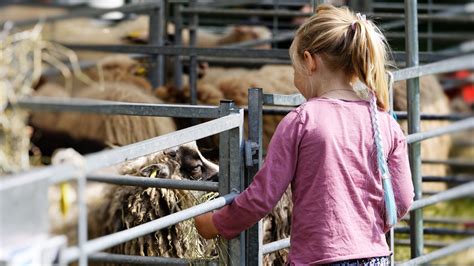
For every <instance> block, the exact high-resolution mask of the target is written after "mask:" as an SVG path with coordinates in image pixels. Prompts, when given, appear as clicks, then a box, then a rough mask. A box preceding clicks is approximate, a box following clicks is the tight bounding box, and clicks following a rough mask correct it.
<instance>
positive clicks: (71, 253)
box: [63, 193, 238, 263]
mask: <svg viewBox="0 0 474 266" xmlns="http://www.w3.org/2000/svg"><path fill="white" fill-rule="evenodd" d="M237 195H238V194H237V193H231V194H228V195H224V196H221V197H219V198H217V199H214V200H211V201H208V202H206V203H201V204H199V205H196V206H193V207H191V208H188V209H186V210H182V211H180V212H176V213H173V214H170V215H167V216H165V217H162V218H158V219H156V220H153V221H151V222H148V223H145V224H141V225H138V226H135V227H132V228H129V229H127V230H124V231H120V232H117V233H113V234H110V235H107V236H103V237H99V238H96V239H93V240H89V241H87V243H85V244H84V252H85V254H86V255H91V254H93V253H96V252H99V251H102V250H105V249H107V248H110V247H113V246H115V245H118V244H121V243H124V242H126V241H129V240H132V239H134V238H137V237H140V236H143V235H146V234H149V233H152V232H155V231H158V230H160V229H163V228H166V227H168V226H171V225H174V224H177V223H179V222H182V221H184V220H187V219H190V218H193V217H195V216H198V215H200V214H203V213H206V212H210V211H213V210H216V209H219V208H221V207H223V206H225V205H228V204H230V203H231V202H232V200H233V199H234V198H235V197H236V196H237ZM79 251H80V250H79V248H78V247H71V248H68V249H66V250H65V252H64V257H63V259H64V262H66V263H71V262H73V261H76V260H77V259H79Z"/></svg>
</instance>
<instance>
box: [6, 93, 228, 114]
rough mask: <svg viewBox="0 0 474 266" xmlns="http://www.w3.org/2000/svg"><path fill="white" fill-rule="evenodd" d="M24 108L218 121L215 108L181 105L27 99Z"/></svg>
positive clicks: (47, 98)
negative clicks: (212, 119)
mask: <svg viewBox="0 0 474 266" xmlns="http://www.w3.org/2000/svg"><path fill="white" fill-rule="evenodd" d="M15 105H16V106H18V107H20V108H27V109H31V110H36V111H70V112H82V113H100V114H109V115H134V116H165V117H185V118H217V117H219V108H218V107H215V106H203V105H201V106H189V105H181V104H151V103H127V102H116V101H102V100H92V99H79V98H54V97H40V96H34V97H23V98H20V99H19V100H18V102H17V103H15Z"/></svg>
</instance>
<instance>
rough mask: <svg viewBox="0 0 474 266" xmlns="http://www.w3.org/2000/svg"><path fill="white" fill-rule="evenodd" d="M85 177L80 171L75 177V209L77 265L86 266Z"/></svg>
mask: <svg viewBox="0 0 474 266" xmlns="http://www.w3.org/2000/svg"><path fill="white" fill-rule="evenodd" d="M85 193H86V176H85V174H84V172H82V171H81V173H79V176H78V177H77V208H78V212H79V213H78V215H79V217H78V228H77V235H78V237H77V238H78V240H79V241H78V242H79V265H80V266H87V254H86V253H85V250H84V246H85V244H86V242H87V204H86V199H85V197H86V194H85Z"/></svg>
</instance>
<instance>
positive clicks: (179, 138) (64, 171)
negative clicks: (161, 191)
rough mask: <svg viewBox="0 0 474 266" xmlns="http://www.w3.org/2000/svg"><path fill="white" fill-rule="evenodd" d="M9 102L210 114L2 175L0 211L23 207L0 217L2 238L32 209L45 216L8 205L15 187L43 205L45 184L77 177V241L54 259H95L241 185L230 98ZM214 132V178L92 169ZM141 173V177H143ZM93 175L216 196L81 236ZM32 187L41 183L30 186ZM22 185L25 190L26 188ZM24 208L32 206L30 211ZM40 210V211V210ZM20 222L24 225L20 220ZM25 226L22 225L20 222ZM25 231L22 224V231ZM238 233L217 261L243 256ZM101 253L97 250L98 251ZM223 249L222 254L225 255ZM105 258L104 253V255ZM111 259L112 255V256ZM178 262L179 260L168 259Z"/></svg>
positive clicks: (237, 123) (238, 138)
mask: <svg viewBox="0 0 474 266" xmlns="http://www.w3.org/2000/svg"><path fill="white" fill-rule="evenodd" d="M11 108H29V109H32V110H37V111H74V112H87V113H91V112H92V113H102V114H110V115H118V114H120V115H147V116H150V115H152V116H175V117H191V118H212V119H213V120H211V121H209V122H205V123H202V124H199V125H196V126H192V127H189V128H186V129H183V130H179V131H176V132H173V133H170V134H166V135H163V136H158V137H156V138H152V139H149V140H145V141H141V142H138V143H134V144H130V145H127V146H123V147H120V148H117V149H113V150H107V151H102V152H98V153H93V154H90V155H86V156H84V157H83V164H81V165H77V164H70V163H69V164H62V165H55V166H49V167H44V168H41V169H34V170H31V171H29V172H26V173H21V174H18V175H15V176H6V177H5V178H4V179H2V181H1V182H0V191H1V193H0V194H1V195H2V196H1V197H2V200H1V201H0V202H1V204H0V211H1V213H2V214H6V213H9V212H10V211H12V208H18V207H21V208H23V210H24V211H22V212H21V213H20V214H19V215H15V216H12V217H7V218H2V238H3V237H5V239H9V238H8V237H9V236H12V237H13V236H14V235H15V234H18V233H20V232H21V233H25V231H24V230H25V228H26V229H28V227H29V226H30V224H29V223H28V222H26V223H25V221H28V219H29V218H28V217H31V215H32V214H36V215H38V216H37V217H42V220H43V222H44V223H47V222H45V221H44V220H45V219H46V220H47V211H46V209H45V208H37V209H36V210H32V207H34V208H36V207H38V205H29V206H27V205H25V206H12V205H11V204H12V203H14V202H15V201H16V200H18V195H17V194H15V192H16V191H17V190H18V189H25V188H28V187H30V188H32V190H33V195H36V196H38V197H40V198H41V199H43V200H42V202H43V205H41V206H40V207H45V206H47V201H46V204H44V203H45V201H44V196H45V195H47V191H46V190H45V189H46V188H47V187H48V186H49V185H52V184H56V183H59V182H64V181H68V180H73V179H75V180H77V182H78V196H79V198H78V204H79V206H78V207H79V233H78V235H79V237H78V239H79V245H78V246H75V247H69V248H66V249H65V250H64V251H63V252H62V253H61V254H62V255H61V260H60V263H70V262H73V261H76V260H78V259H79V263H80V265H86V264H87V258H88V257H89V256H92V258H93V260H101V258H103V256H101V254H96V253H97V252H99V251H102V250H104V249H107V248H110V247H112V246H114V245H117V244H120V243H124V242H126V241H128V240H131V239H134V238H137V237H139V236H142V235H145V234H148V233H151V232H154V231H157V230H159V229H162V228H166V227H168V226H170V225H173V224H176V223H179V222H181V221H184V220H186V219H190V218H192V217H195V216H197V215H199V214H202V213H205V212H209V211H212V210H215V209H218V208H220V207H222V206H224V205H227V204H229V203H230V202H231V201H232V199H233V198H234V197H235V196H236V195H237V194H236V193H235V192H232V191H235V190H237V191H240V190H241V189H242V184H241V179H242V175H243V171H242V168H241V165H242V158H243V142H242V140H243V135H242V132H243V131H242V130H243V110H242V109H239V108H236V107H235V106H234V104H233V102H231V101H222V102H221V104H220V106H219V107H206V106H183V105H160V104H137V103H122V102H107V101H96V100H82V99H81V100H78V99H70V100H64V99H54V98H47V97H43V98H39V97H31V98H24V99H20V100H19V101H18V103H17V104H15V105H13V106H11ZM214 134H219V137H220V143H219V153H220V154H219V182H218V183H214V182H205V181H190V180H159V179H149V178H142V179H141V178H138V177H131V178H130V177H128V178H127V177H123V176H97V175H94V174H92V172H93V171H95V170H98V169H101V168H104V167H108V166H111V165H115V164H118V163H121V162H124V161H126V160H130V159H133V158H137V157H140V156H144V155H147V154H150V153H154V152H157V151H160V150H164V149H167V148H170V147H174V146H178V145H181V144H185V143H188V142H191V141H194V140H197V139H201V138H205V137H208V136H211V135H214ZM145 179H146V180H145ZM86 180H87V181H99V182H106V183H114V184H121V185H133V186H153V187H164V188H177V189H194V190H204V191H218V192H219V194H220V195H222V196H221V197H220V198H218V199H215V200H212V201H210V202H207V203H203V204H200V205H197V206H195V207H191V208H189V209H186V210H183V211H180V212H177V213H173V214H170V215H168V216H165V217H162V218H159V219H157V220H154V221H152V222H149V223H146V224H142V225H140V226H136V227H133V228H130V229H128V230H124V231H121V232H117V233H114V234H111V235H107V236H103V237H100V238H97V239H93V240H89V241H87V206H86V205H85V203H84V200H85V199H84V192H85V182H86ZM34 187H36V188H38V187H40V188H43V189H34ZM26 191H28V190H27V189H26ZM30 211H33V213H31V212H30ZM41 212H43V213H42V214H41ZM22 224H26V225H22ZM25 226H26V227H25ZM46 227H47V226H46V225H45V226H40V227H37V225H35V226H33V228H29V232H30V233H31V234H32V235H35V234H38V231H40V232H41V229H45V228H46ZM26 232H28V230H27V231H26ZM240 241H241V239H240V238H237V239H235V240H231V241H229V243H228V246H227V247H224V250H227V251H226V252H224V254H223V255H224V257H225V260H227V261H223V262H222V263H225V264H227V263H232V264H233V265H238V264H240V262H239V260H240V259H241V258H245V254H241V251H240ZM102 255H103V254H102ZM226 255H227V256H226ZM106 257H107V259H109V258H108V257H109V256H106ZM113 258H114V259H115V260H117V258H116V257H113ZM121 259H123V260H122V261H123V262H127V261H130V260H135V261H145V262H148V263H153V264H160V263H163V264H164V265H168V264H169V263H171V262H172V261H173V260H172V259H171V260H170V259H166V258H154V259H151V258H147V259H143V260H142V259H141V258H131V257H130V256H129V257H125V258H121ZM174 261H175V262H181V263H182V262H183V260H182V259H181V260H177V261H176V260H174Z"/></svg>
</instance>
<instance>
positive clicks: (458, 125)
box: [407, 117, 474, 143]
mask: <svg viewBox="0 0 474 266" xmlns="http://www.w3.org/2000/svg"><path fill="white" fill-rule="evenodd" d="M471 128H474V117H473V118H467V119H463V120H460V121H458V122H454V123H452V124H451V125H449V126H445V127H440V128H437V129H432V130H430V131H426V132H419V133H412V134H410V135H408V136H407V143H419V142H420V141H422V140H425V139H429V138H434V137H437V136H441V135H444V134H448V133H453V132H458V131H461V130H467V129H471Z"/></svg>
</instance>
